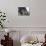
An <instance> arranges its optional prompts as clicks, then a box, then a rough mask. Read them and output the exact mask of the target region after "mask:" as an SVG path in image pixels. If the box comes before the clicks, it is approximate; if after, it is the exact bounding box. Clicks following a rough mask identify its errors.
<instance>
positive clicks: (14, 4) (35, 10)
mask: <svg viewBox="0 0 46 46" xmlns="http://www.w3.org/2000/svg"><path fill="white" fill-rule="evenodd" d="M21 6H25V7H29V8H30V16H18V7H21ZM0 10H2V11H4V12H6V15H7V20H8V22H7V23H6V27H46V0H0Z"/></svg>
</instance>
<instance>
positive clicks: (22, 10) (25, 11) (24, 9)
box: [18, 7, 30, 16]
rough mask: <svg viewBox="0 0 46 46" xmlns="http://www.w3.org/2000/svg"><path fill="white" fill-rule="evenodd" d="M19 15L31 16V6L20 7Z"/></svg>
mask: <svg viewBox="0 0 46 46" xmlns="http://www.w3.org/2000/svg"><path fill="white" fill-rule="evenodd" d="M18 15H19V16H30V12H29V7H18Z"/></svg>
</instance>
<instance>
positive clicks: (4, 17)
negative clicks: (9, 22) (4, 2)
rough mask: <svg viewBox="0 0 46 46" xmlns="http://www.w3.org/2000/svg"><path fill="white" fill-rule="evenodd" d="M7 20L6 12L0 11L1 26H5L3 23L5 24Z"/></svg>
mask: <svg viewBox="0 0 46 46" xmlns="http://www.w3.org/2000/svg"><path fill="white" fill-rule="evenodd" d="M5 20H6V15H5V13H4V12H1V11H0V27H1V28H3V27H4V26H3V25H4V22H5Z"/></svg>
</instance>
